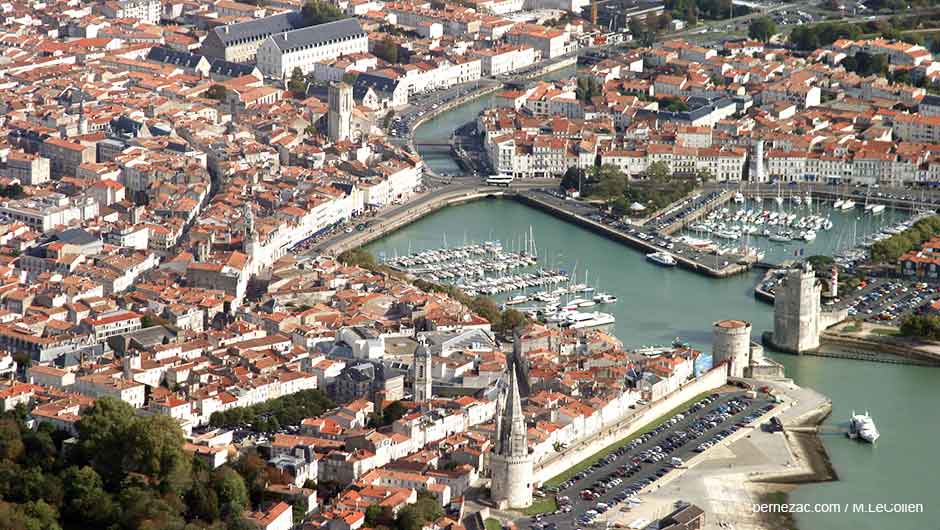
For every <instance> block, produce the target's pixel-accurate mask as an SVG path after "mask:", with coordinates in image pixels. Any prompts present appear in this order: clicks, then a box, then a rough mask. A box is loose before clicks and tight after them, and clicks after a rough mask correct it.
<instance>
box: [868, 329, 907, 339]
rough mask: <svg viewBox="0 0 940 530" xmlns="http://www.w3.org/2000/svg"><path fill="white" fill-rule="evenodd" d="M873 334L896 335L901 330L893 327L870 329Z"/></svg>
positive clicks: (899, 333)
mask: <svg viewBox="0 0 940 530" xmlns="http://www.w3.org/2000/svg"><path fill="white" fill-rule="evenodd" d="M871 333H872V334H873V335H884V336H886V337H897V336H899V335H901V330H899V329H895V328H875V329H873V330H871Z"/></svg>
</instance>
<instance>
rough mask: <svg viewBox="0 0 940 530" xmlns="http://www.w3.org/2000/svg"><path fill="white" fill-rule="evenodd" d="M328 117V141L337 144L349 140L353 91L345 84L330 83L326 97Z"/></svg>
mask: <svg viewBox="0 0 940 530" xmlns="http://www.w3.org/2000/svg"><path fill="white" fill-rule="evenodd" d="M327 100H328V104H329V108H330V110H329V115H328V116H327V120H328V122H327V126H328V130H327V134H329V136H330V140H332V141H334V142H339V141H340V140H346V139H347V138H349V131H350V128H351V127H352V109H353V90H352V87H351V86H349V85H348V84H346V83H342V82H340V83H331V84H330V89H329V92H328V95H327Z"/></svg>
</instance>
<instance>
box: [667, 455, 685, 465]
mask: <svg viewBox="0 0 940 530" xmlns="http://www.w3.org/2000/svg"><path fill="white" fill-rule="evenodd" d="M670 463H671V464H672V467H682V464H684V462H683V461H682V459H681V458H679V457H677V456H674V457H672V460H670Z"/></svg>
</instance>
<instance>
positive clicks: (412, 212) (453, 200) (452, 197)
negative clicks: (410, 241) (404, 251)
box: [321, 188, 512, 254]
mask: <svg viewBox="0 0 940 530" xmlns="http://www.w3.org/2000/svg"><path fill="white" fill-rule="evenodd" d="M509 193H512V192H508V191H506V190H498V189H492V188H481V189H477V190H462V191H455V192H453V193H447V194H444V195H441V196H440V197H437V198H435V199H434V200H433V201H430V202H428V203H426V204H422V205H421V206H420V207H417V208H410V209H408V210H407V211H405V212H403V213H402V214H401V215H399V216H397V217H395V218H392V219H388V220H386V221H384V222H383V223H382V224H381V226H378V227H375V228H374V229H373V231H368V232H359V235H358V237H352V238H349V239H347V240H344V241H342V242H340V243H337V244H335V245H331V246H330V247H328V248H322V249H321V252H323V253H332V254H340V253H342V252H345V251H346V250H350V249H354V248H358V247H361V246H363V245H366V244H368V243H371V242H372V241H375V240H376V239H381V238H382V237H385V236H386V235H388V234H390V233H392V232H394V231H396V230H398V229H399V228H402V227H404V226H406V225H409V224H411V223H413V222H415V221H417V220H419V219H421V218H422V217H425V216H428V215H430V214H432V213H434V212H436V211H438V210H440V209H441V208H445V207H447V206H451V205H454V204H463V203H465V202H471V201H476V200H479V199H485V198H496V197H502V196H504V195H507V194H509Z"/></svg>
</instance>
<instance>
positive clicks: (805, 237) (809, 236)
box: [800, 230, 816, 241]
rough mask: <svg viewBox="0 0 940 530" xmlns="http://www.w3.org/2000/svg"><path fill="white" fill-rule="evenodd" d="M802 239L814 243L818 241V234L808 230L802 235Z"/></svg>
mask: <svg viewBox="0 0 940 530" xmlns="http://www.w3.org/2000/svg"><path fill="white" fill-rule="evenodd" d="M800 237H801V238H802V239H803V241H812V240H814V239H816V232H814V231H813V230H807V231H805V232H803V233H802V234H800Z"/></svg>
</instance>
